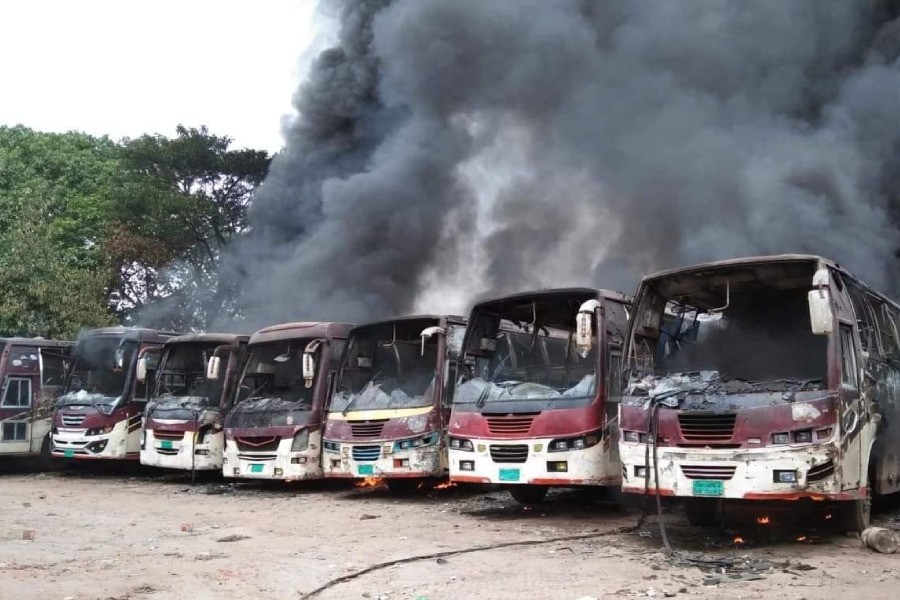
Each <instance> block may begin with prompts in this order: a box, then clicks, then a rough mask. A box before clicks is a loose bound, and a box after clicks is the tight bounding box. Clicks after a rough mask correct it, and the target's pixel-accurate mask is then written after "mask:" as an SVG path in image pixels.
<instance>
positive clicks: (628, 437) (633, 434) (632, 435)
mask: <svg viewBox="0 0 900 600" xmlns="http://www.w3.org/2000/svg"><path fill="white" fill-rule="evenodd" d="M622 440H623V441H626V442H632V443H637V442H640V443H642V444H646V443H647V442H648V441H649V440H650V436H649V435H647V434H646V433H641V432H639V431H623V432H622Z"/></svg>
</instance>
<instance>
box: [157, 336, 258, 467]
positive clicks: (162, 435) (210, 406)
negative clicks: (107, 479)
mask: <svg viewBox="0 0 900 600" xmlns="http://www.w3.org/2000/svg"><path fill="white" fill-rule="evenodd" d="M249 339H250V336H247V335H236V334H230V333H193V334H189V335H180V336H177V337H173V338H170V339H169V340H167V341H166V343H165V346H164V349H163V354H162V358H161V359H160V362H159V368H158V369H156V378H155V380H154V381H153V383H154V388H155V389H154V391H153V393H152V394H151V399H150V401H149V402H148V403H147V407H146V409H145V410H144V425H143V433H142V437H141V464H142V465H148V466H153V467H163V468H167V469H185V470H189V471H210V470H212V471H219V470H221V469H222V458H223V456H224V452H225V430H224V422H223V421H224V416H225V413H227V412H228V411H229V410H230V409H231V404H232V401H233V400H234V396H235V393H236V391H237V382H238V378H239V377H240V375H241V369H242V367H243V366H244V362H245V361H246V358H247V341H248V340H249ZM142 360H147V359H146V358H145V359H142ZM144 370H145V371H146V370H148V369H144Z"/></svg>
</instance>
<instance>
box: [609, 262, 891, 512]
mask: <svg viewBox="0 0 900 600" xmlns="http://www.w3.org/2000/svg"><path fill="white" fill-rule="evenodd" d="M898 325H900V307H898V306H897V305H896V304H894V303H893V302H891V301H890V300H888V299H887V298H885V297H884V296H883V295H881V294H879V293H877V292H876V291H874V290H872V289H871V288H869V287H867V286H865V285H864V284H862V283H861V282H860V281H859V280H857V279H856V278H855V277H853V276H852V275H851V274H850V273H849V272H847V271H846V270H844V269H843V268H841V267H840V266H839V265H837V264H835V263H833V262H831V261H829V260H826V259H823V258H821V257H817V256H805V255H783V256H771V257H760V258H747V259H739V260H732V261H723V262H719V263H711V264H705V265H699V266H694V267H689V268H685V269H678V270H672V271H666V272H663V273H657V274H655V275H650V276H648V277H646V278H644V280H643V282H642V283H641V285H640V288H639V290H638V293H637V298H636V301H635V307H634V312H633V317H632V321H631V323H630V325H629V333H628V340H627V345H626V353H627V354H626V356H627V357H628V363H627V369H626V371H625V376H624V378H623V385H624V391H623V396H622V400H621V406H620V411H621V412H620V427H621V430H622V436H621V442H620V454H621V457H622V462H623V469H624V473H625V480H624V484H623V490H624V491H626V492H632V493H650V494H660V495H666V496H677V497H680V498H682V500H683V503H684V505H685V508H686V509H687V512H688V516H689V518H690V519H691V520H692V521H693V522H695V523H703V522H710V521H712V520H714V519H715V516H716V509H717V507H718V506H720V502H719V501H720V500H722V499H729V500H737V499H740V500H754V501H765V500H771V501H785V500H790V501H793V500H800V499H811V500H834V501H842V502H843V507H844V508H845V510H844V511H842V514H843V515H844V516H845V521H844V522H845V524H846V525H847V527H848V528H850V529H860V528H862V527H864V526H865V524H866V523H867V522H868V515H869V506H870V495H871V494H872V493H874V494H887V493H891V492H895V491H898V490H900V432H898V431H897V427H898V423H900V361H898V359H900V339H898V335H897V334H898V331H897V327H898Z"/></svg>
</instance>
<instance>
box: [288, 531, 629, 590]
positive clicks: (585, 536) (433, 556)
mask: <svg viewBox="0 0 900 600" xmlns="http://www.w3.org/2000/svg"><path fill="white" fill-rule="evenodd" d="M642 524H643V517H642V518H641V519H640V520H639V521H638V523H637V524H636V525H630V526H628V527H617V528H616V529H610V530H608V531H599V532H595V533H582V534H579V535H566V536H562V537H554V538H547V539H544V540H519V541H515V542H501V543H499V544H488V545H486V546H474V547H471V548H462V549H460V550H446V551H444V552H433V553H431V554H419V555H417V556H408V557H406V558H398V559H395V560H389V561H386V562H382V563H377V564H374V565H371V566H368V567H366V568H365V569H361V570H359V571H355V572H353V573H349V574H347V575H342V576H341V577H335V578H334V579H332V580H330V581H328V582H326V583H324V584H322V585H320V586H319V587H317V588H316V589H314V590H313V591H311V592H309V593H307V594H305V595H303V596H301V597H300V600H307V599H309V598H315V597H316V596H318V595H319V594H321V593H322V592H324V591H325V590H327V589H330V588H333V587H334V586H336V585H339V584H341V583H346V582H348V581H352V580H353V579H356V578H358V577H362V576H363V575H366V574H368V573H372V572H374V571H380V570H382V569H386V568H388V567H393V566H395V565H402V564H406V563H412V562H419V561H423V560H431V559H437V558H444V557H447V556H457V555H459V554H471V553H473V552H484V551H486V550H499V549H501V548H512V547H515V546H540V545H542V544H553V543H556V542H571V541H575V540H588V539H591V538H600V537H606V536H609V535H619V534H622V533H631V532H633V531H637V530H638V529H640V527H641V526H642Z"/></svg>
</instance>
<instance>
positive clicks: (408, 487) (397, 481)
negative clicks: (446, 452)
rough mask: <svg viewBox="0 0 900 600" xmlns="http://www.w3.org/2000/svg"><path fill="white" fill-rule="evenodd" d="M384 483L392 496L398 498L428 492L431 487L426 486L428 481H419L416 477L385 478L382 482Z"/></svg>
mask: <svg viewBox="0 0 900 600" xmlns="http://www.w3.org/2000/svg"><path fill="white" fill-rule="evenodd" d="M384 483H385V485H387V488H388V490H389V491H390V492H391V493H392V494H396V495H398V496H409V495H411V494H415V493H416V492H418V491H419V490H423V491H428V488H430V487H431V486H428V485H427V484H428V480H426V479H419V478H418V477H416V478H407V477H399V478H387V479H385V480H384Z"/></svg>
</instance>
